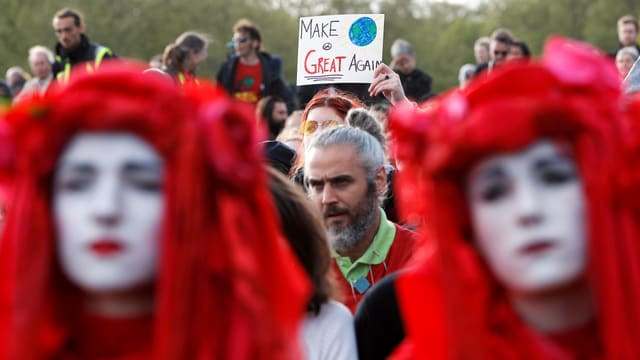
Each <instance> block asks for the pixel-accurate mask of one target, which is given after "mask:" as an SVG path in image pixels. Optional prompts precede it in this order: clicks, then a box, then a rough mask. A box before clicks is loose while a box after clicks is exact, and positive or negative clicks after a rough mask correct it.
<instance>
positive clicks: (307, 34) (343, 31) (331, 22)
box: [296, 14, 384, 85]
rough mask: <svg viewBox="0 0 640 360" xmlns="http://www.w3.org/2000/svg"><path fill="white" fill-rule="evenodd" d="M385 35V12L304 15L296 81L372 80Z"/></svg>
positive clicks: (367, 81)
mask: <svg viewBox="0 0 640 360" xmlns="http://www.w3.org/2000/svg"><path fill="white" fill-rule="evenodd" d="M383 37H384V14H368V15H364V14H350V15H328V16H311V17H303V18H300V27H299V30H298V76H297V82H296V83H297V84H298V85H310V84H331V83H370V82H371V80H372V79H373V71H374V70H375V69H376V67H377V66H378V65H380V63H382V39H383Z"/></svg>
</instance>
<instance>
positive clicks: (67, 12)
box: [53, 8, 84, 27]
mask: <svg viewBox="0 0 640 360" xmlns="http://www.w3.org/2000/svg"><path fill="white" fill-rule="evenodd" d="M66 17H72V18H73V24H74V25H75V26H78V27H79V26H82V24H83V23H84V21H83V20H82V14H80V12H79V11H78V10H74V9H71V8H63V9H60V10H58V11H57V12H56V14H55V15H53V20H55V19H62V18H66Z"/></svg>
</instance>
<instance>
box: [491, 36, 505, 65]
mask: <svg viewBox="0 0 640 360" xmlns="http://www.w3.org/2000/svg"><path fill="white" fill-rule="evenodd" d="M508 54H509V45H508V44H506V43H503V42H502V41H495V40H491V60H493V63H494V65H499V64H500V63H503V62H504V61H505V60H506V59H507V55H508Z"/></svg>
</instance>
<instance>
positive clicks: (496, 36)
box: [491, 28, 513, 45]
mask: <svg viewBox="0 0 640 360" xmlns="http://www.w3.org/2000/svg"><path fill="white" fill-rule="evenodd" d="M491 40H493V41H497V42H501V43H505V44H508V45H511V44H512V43H513V34H511V31H509V30H508V29H504V28H498V29H496V30H494V31H493V33H491Z"/></svg>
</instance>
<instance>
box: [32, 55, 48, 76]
mask: <svg viewBox="0 0 640 360" xmlns="http://www.w3.org/2000/svg"><path fill="white" fill-rule="evenodd" d="M29 66H30V67H31V72H32V73H33V75H35V76H36V77H37V78H38V79H44V78H46V77H47V76H49V74H51V64H50V63H49V60H48V59H47V56H46V55H44V54H36V55H35V56H33V57H31V58H30V59H29Z"/></svg>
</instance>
